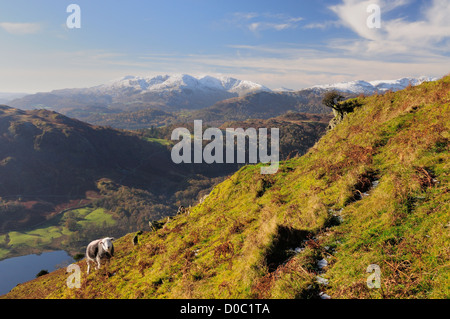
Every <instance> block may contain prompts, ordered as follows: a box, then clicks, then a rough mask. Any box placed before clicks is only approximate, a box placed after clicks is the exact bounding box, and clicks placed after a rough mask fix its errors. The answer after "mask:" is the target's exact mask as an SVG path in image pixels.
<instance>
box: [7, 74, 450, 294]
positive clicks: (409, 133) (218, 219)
mask: <svg viewBox="0 0 450 319" xmlns="http://www.w3.org/2000/svg"><path fill="white" fill-rule="evenodd" d="M343 103H354V105H359V107H357V108H356V109H355V111H354V112H353V113H351V114H349V115H347V116H346V117H345V118H344V120H343V122H342V123H341V124H339V125H338V126H337V127H336V128H335V129H333V130H332V131H330V132H329V133H328V134H326V135H325V136H324V137H323V138H322V139H321V140H320V141H319V142H318V143H317V144H316V145H315V146H314V147H313V148H311V149H310V151H309V152H308V153H307V154H306V155H304V156H302V157H295V158H292V159H289V160H287V161H285V162H283V163H281V165H280V169H279V171H278V173H277V174H275V175H261V174H260V169H259V166H258V165H256V166H246V167H244V168H242V169H240V170H239V171H238V172H237V173H235V174H234V175H232V176H231V177H229V178H228V179H227V180H225V181H224V182H223V183H221V184H219V185H218V186H216V187H215V188H214V190H213V191H212V192H211V194H210V195H209V196H208V197H207V198H206V199H205V200H204V201H203V203H202V204H199V205H197V206H195V207H193V208H192V209H191V212H190V213H189V214H184V215H179V216H177V217H175V218H174V219H172V220H170V221H169V222H167V223H166V224H165V225H164V227H162V228H161V229H159V230H157V231H154V232H151V231H146V232H144V233H143V234H142V235H141V236H140V240H139V245H137V246H133V244H132V238H133V236H134V234H129V235H127V236H125V237H122V238H120V239H118V240H117V241H116V242H115V247H116V255H115V257H114V258H113V259H112V261H111V263H110V265H109V266H108V268H107V270H105V269H103V270H100V271H98V272H97V271H94V272H91V274H90V275H89V276H87V277H86V275H85V270H86V266H85V262H84V261H81V262H79V264H80V265H81V266H82V285H81V288H80V289H69V288H67V287H66V279H67V277H68V275H69V274H68V273H66V272H65V269H61V270H58V271H56V272H54V273H50V274H49V275H45V276H42V277H40V278H38V279H36V280H34V281H31V282H28V283H25V284H21V285H19V286H17V287H16V288H14V289H13V290H12V291H11V292H10V293H9V294H8V295H6V296H5V297H6V298H320V295H321V293H325V294H326V295H329V296H330V297H331V298H333V299H337V298H449V297H450V258H449V257H450V251H449V247H450V236H449V235H450V234H449V231H450V228H449V226H450V192H449V180H450V176H449V173H450V155H449V154H450V153H449V151H450V149H449V141H450V76H447V77H445V78H443V79H442V80H439V81H436V82H429V83H424V84H422V85H420V86H418V87H410V88H407V89H405V90H403V91H401V92H396V93H386V94H384V95H375V96H371V97H368V98H357V99H355V100H351V101H350V102H343ZM325 261H326V262H325ZM369 265H378V267H379V268H380V271H381V278H380V279H381V281H380V284H381V285H380V288H379V289H377V288H373V289H370V288H368V286H367V279H368V277H369V276H370V275H371V273H368V272H367V268H368V267H369Z"/></svg>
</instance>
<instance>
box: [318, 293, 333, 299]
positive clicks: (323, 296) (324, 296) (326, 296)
mask: <svg viewBox="0 0 450 319" xmlns="http://www.w3.org/2000/svg"><path fill="white" fill-rule="evenodd" d="M319 297H320V299H331V297H330V296H328V295H327V294H326V293H324V292H321V293H320V294H319Z"/></svg>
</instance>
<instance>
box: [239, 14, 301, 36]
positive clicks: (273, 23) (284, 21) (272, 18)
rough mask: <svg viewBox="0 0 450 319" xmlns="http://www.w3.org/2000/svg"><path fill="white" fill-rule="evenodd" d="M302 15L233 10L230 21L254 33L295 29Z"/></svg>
mask: <svg viewBox="0 0 450 319" xmlns="http://www.w3.org/2000/svg"><path fill="white" fill-rule="evenodd" d="M302 20H303V18H302V17H291V16H288V15H285V14H274V13H256V12H235V13H233V15H232V19H230V22H231V23H232V24H233V25H236V26H238V27H241V28H244V29H247V30H249V31H251V32H253V33H255V34H259V33H260V32H262V31H266V30H275V31H283V30H287V29H295V28H297V27H298V23H299V22H300V21H302Z"/></svg>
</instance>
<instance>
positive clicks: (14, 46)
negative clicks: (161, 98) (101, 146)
mask: <svg viewBox="0 0 450 319" xmlns="http://www.w3.org/2000/svg"><path fill="white" fill-rule="evenodd" d="M71 3H75V4H78V5H79V6H80V8H81V28H80V29H69V28H67V25H66V19H67V17H68V16H69V15H70V13H67V12H66V8H67V6H68V5H69V4H71ZM371 4H376V5H378V6H379V8H380V10H381V11H380V12H381V27H380V28H379V29H371V28H369V27H368V26H367V18H369V16H370V15H371V14H372V12H367V7H368V6H369V5H371ZM0 43H2V46H1V49H0V92H38V91H50V90H52V89H60V88H66V87H88V86H93V85H97V84H101V83H104V82H107V81H109V80H112V79H115V78H120V77H123V76H125V75H156V74H173V73H187V74H192V75H199V74H210V75H218V74H221V75H229V76H233V77H236V78H240V79H248V80H252V81H255V82H259V83H261V84H264V85H266V86H268V87H271V88H278V87H287V88H292V89H300V88H304V87H308V86H312V85H315V84H326V83H333V82H339V81H351V80H358V79H362V80H377V79H396V78H400V77H404V76H419V75H429V76H436V77H441V76H443V75H445V74H448V73H450V0H427V1H420V0H361V1H360V0H333V1H328V0H318V1H302V0H295V1H294V0H293V1H290V0H289V1H288V0H278V1H265V0H258V1H253V0H240V1H235V0H228V1H216V0H173V1H170V0H167V1H151V0H150V1H148V0H147V1H143V0H140V1H138V0H129V1H104V0H95V1H92V0H89V1H88V0H72V1H63V0H53V1H52V0H40V1H32V0H15V1H2V2H1V3H0Z"/></svg>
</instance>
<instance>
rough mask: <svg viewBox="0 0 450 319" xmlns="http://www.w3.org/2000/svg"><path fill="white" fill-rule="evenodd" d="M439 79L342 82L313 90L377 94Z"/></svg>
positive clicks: (408, 78)
mask: <svg viewBox="0 0 450 319" xmlns="http://www.w3.org/2000/svg"><path fill="white" fill-rule="evenodd" d="M435 80H437V78H432V77H427V76H421V77H418V78H413V77H407V78H402V79H398V80H378V81H370V82H367V81H351V82H340V83H334V84H326V85H315V86H313V87H312V88H313V89H325V90H336V91H340V92H345V93H355V94H361V93H364V94H367V95H371V94H375V93H376V92H379V93H383V92H386V91H389V90H392V91H399V90H403V89H405V88H406V87H407V86H408V85H410V84H411V85H412V86H416V85H419V84H422V83H423V82H429V81H435Z"/></svg>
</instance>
